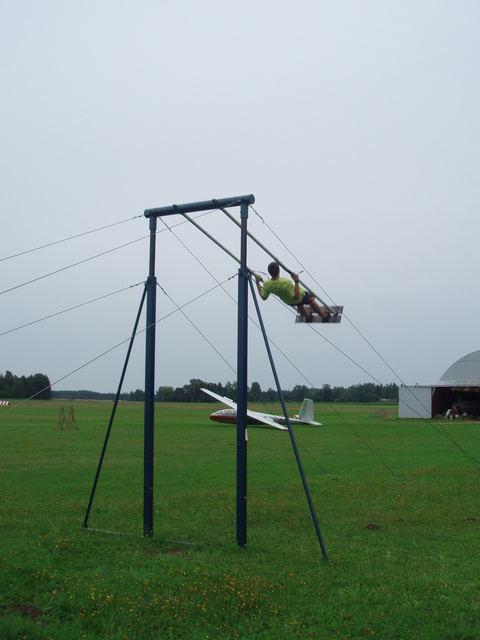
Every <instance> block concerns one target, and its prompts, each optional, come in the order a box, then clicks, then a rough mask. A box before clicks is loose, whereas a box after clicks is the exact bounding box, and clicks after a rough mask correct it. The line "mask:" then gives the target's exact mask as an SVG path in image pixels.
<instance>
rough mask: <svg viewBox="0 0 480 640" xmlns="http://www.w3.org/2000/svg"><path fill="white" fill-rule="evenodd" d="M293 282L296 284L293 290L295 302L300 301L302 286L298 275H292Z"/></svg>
mask: <svg viewBox="0 0 480 640" xmlns="http://www.w3.org/2000/svg"><path fill="white" fill-rule="evenodd" d="M292 278H293V281H294V282H295V288H294V290H293V295H294V298H295V300H300V284H299V282H298V273H292Z"/></svg>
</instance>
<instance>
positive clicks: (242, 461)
mask: <svg viewBox="0 0 480 640" xmlns="http://www.w3.org/2000/svg"><path fill="white" fill-rule="evenodd" d="M254 202H255V197H254V196H253V195H251V194H250V195H244V196H238V197H232V198H222V199H218V200H207V201H202V202H193V203H188V204H181V205H171V206H168V207H157V208H154V209H146V210H145V212H144V215H145V217H146V218H148V219H149V228H150V254H149V274H148V278H147V280H146V283H145V289H144V292H143V296H142V301H141V304H140V308H139V311H138V315H137V319H136V322H135V326H134V330H133V334H132V338H131V342H130V347H129V351H128V354H127V359H126V361H125V365H124V369H123V372H122V376H121V381H120V385H119V390H118V393H117V398H118V396H119V394H120V390H121V384H122V382H123V378H124V375H125V370H126V367H127V363H128V358H129V356H130V351H131V348H132V345H133V339H134V336H135V333H136V329H137V326H138V321H139V317H140V313H141V309H142V307H143V303H144V300H145V296H146V316H147V317H146V345H145V408H144V482H143V505H144V506H143V535H144V536H146V537H150V536H153V485H154V406H155V342H156V295H157V278H156V274H155V258H156V233H157V220H158V218H161V217H164V216H170V215H176V214H181V215H183V216H184V217H185V218H186V219H187V220H188V221H189V222H192V223H193V224H194V226H196V227H197V228H199V229H200V230H201V231H202V232H203V233H204V234H205V235H207V236H208V237H209V238H210V239H211V240H213V241H214V242H215V243H216V244H218V245H219V246H220V247H221V248H222V249H223V250H224V251H226V252H227V253H228V254H229V255H230V256H231V257H233V258H234V259H235V260H236V261H237V262H239V264H240V267H239V271H238V276H239V278H238V335H237V491H236V516H237V523H236V539H237V543H238V545H239V546H241V547H245V546H246V544H247V387H248V288H249V286H250V288H251V293H252V296H253V300H254V303H255V307H256V311H257V315H258V318H259V322H260V328H261V330H262V333H263V337H264V341H265V346H266V349H267V354H268V357H269V360H270V365H271V368H272V372H273V375H274V378H275V382H276V385H277V390H278V393H279V396H280V401H281V403H282V409H283V412H284V415H285V421H286V424H287V426H288V430H289V434H290V438H291V441H292V446H293V449H294V452H295V457H296V460H297V464H298V467H299V471H300V475H301V478H302V482H303V486H304V489H305V493H306V496H307V500H308V503H309V507H310V511H311V515H312V519H313V522H314V525H315V529H316V533H317V537H318V541H319V544H320V547H321V550H322V554H323V557H324V558H325V559H327V553H326V550H325V546H324V544H323V540H322V536H321V533H320V528H319V525H318V520H317V517H316V514H315V509H314V507H313V502H312V499H311V496H310V491H309V489H308V485H307V482H306V478H305V474H304V471H303V467H302V463H301V460H300V456H299V453H298V449H297V445H296V442H295V437H294V435H293V431H292V427H291V424H290V420H289V416H288V412H287V409H286V406H285V401H284V398H283V393H282V390H281V387H280V383H279V380H278V376H277V372H276V369H275V364H274V362H273V358H272V354H271V351H270V347H269V343H268V338H267V335H266V331H265V327H264V324H263V320H262V316H261V312H260V308H259V306H258V301H257V299H256V296H255V291H254V287H253V284H252V273H253V272H251V270H250V269H249V268H248V267H247V237H248V236H250V237H252V238H253V236H252V235H251V234H250V233H249V232H248V229H247V221H248V207H249V205H251V204H253V203H254ZM230 207H240V223H238V222H237V220H235V218H233V216H231V215H230V214H229V213H228V212H227V211H225V209H227V208H230ZM212 209H220V210H222V211H223V212H224V213H225V214H226V215H227V216H228V217H229V218H230V219H231V220H233V221H234V222H235V223H236V224H238V226H239V227H240V231H241V233H240V259H238V258H237V257H236V256H235V255H233V254H232V253H230V252H229V251H228V249H226V248H225V247H223V246H222V245H220V244H219V243H218V242H217V241H216V240H215V238H213V237H212V236H210V234H208V233H207V232H206V231H205V230H204V229H202V228H201V227H200V226H199V225H197V224H196V222H195V221H194V220H192V219H191V218H190V217H189V216H188V214H189V213H194V212H199V211H209V210H212ZM253 239H254V240H255V241H256V242H257V244H259V245H260V246H261V247H262V248H263V249H264V250H265V251H266V252H267V253H268V254H269V255H270V256H272V257H273V258H274V259H275V260H276V261H277V262H279V264H280V265H281V266H282V267H283V268H284V269H285V270H287V271H289V270H288V269H287V268H286V267H285V266H284V265H283V264H282V263H281V262H280V261H279V260H278V259H277V258H275V256H273V254H271V253H270V252H269V251H268V249H266V247H264V246H263V245H261V244H260V243H259V242H258V241H257V240H256V239H255V238H253ZM290 273H291V272H290ZM324 304H325V303H324ZM116 404H117V403H116V402H115V403H114V408H113V411H112V416H111V418H110V423H109V426H108V430H107V436H106V439H105V444H104V446H103V450H102V454H101V457H100V463H99V466H98V469H97V474H96V477H95V481H94V486H93V489H92V494H91V497H90V502H89V505H88V508H87V513H86V516H85V520H84V523H83V526H84V527H85V528H86V527H87V523H88V516H89V513H90V509H91V506H92V501H93V496H94V493H95V488H96V484H97V482H98V477H99V473H100V468H101V465H102V461H103V457H104V455H105V450H106V445H107V441H108V437H109V433H110V430H111V426H112V422H113V417H114V414H115V408H116Z"/></svg>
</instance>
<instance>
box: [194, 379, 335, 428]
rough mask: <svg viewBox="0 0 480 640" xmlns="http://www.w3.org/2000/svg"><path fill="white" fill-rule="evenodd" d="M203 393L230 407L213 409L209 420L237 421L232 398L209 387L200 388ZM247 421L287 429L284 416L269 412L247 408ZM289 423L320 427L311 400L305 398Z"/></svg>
mask: <svg viewBox="0 0 480 640" xmlns="http://www.w3.org/2000/svg"><path fill="white" fill-rule="evenodd" d="M201 391H203V392H204V393H208V395H209V396H212V398H215V400H218V401H219V402H223V404H226V405H227V406H228V407H231V408H230V409H221V410H220V411H215V413H212V414H211V415H210V420H213V421H214V422H222V423H224V424H236V422H237V405H236V403H235V402H234V401H233V400H230V398H227V397H225V396H220V395H218V394H217V393H214V392H213V391H210V389H201ZM247 423H248V424H256V425H260V426H263V425H266V426H267V427H273V428H274V429H280V430H281V431H288V428H287V427H285V426H283V425H284V424H285V423H286V420H285V416H283V415H282V416H274V415H272V414H270V413H260V412H258V411H250V409H247ZM290 424H307V425H311V426H317V427H321V426H322V423H321V422H315V420H314V419H313V400H310V399H308V398H305V400H304V401H303V404H302V408H301V409H300V413H299V414H298V416H297V415H296V416H292V417H291V418H290Z"/></svg>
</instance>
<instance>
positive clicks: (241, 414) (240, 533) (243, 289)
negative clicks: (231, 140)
mask: <svg viewBox="0 0 480 640" xmlns="http://www.w3.org/2000/svg"><path fill="white" fill-rule="evenodd" d="M240 218H241V255H240V269H239V271H238V275H239V277H238V347H237V543H238V545H239V546H240V547H245V546H246V545H247V384H248V369H247V357H248V278H249V273H248V269H247V219H248V204H247V203H245V202H242V204H241V206H240Z"/></svg>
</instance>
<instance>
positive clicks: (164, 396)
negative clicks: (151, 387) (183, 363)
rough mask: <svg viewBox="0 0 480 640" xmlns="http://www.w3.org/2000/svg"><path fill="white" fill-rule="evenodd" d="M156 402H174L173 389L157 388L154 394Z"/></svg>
mask: <svg viewBox="0 0 480 640" xmlns="http://www.w3.org/2000/svg"><path fill="white" fill-rule="evenodd" d="M155 400H156V401H157V402H175V389H174V388H173V387H159V389H158V391H157V393H156V394H155Z"/></svg>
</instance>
